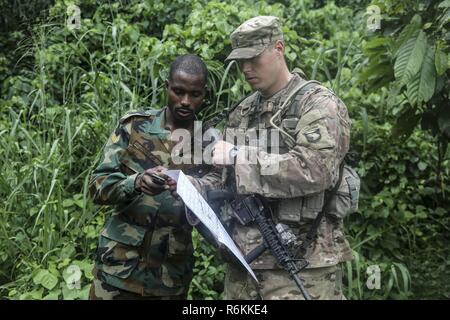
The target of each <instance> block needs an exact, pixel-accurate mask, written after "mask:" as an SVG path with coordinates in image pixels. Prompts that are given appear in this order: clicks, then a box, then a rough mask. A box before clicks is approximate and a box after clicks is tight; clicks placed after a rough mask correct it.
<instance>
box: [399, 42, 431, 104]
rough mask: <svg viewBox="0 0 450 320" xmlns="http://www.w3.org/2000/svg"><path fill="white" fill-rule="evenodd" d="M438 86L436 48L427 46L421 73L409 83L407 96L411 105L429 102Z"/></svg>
mask: <svg viewBox="0 0 450 320" xmlns="http://www.w3.org/2000/svg"><path fill="white" fill-rule="evenodd" d="M435 88H436V70H435V67H434V49H433V48H432V47H428V48H427V52H426V54H425V59H423V62H422V65H421V67H420V71H419V73H418V74H417V75H416V76H415V77H414V78H413V79H412V80H411V81H410V82H409V83H408V84H407V86H406V96H407V97H408V100H409V102H410V104H411V105H413V106H415V105H417V104H418V103H420V102H422V101H423V102H427V101H428V100H430V99H431V97H432V96H433V94H434V90H435Z"/></svg>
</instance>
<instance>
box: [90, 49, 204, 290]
mask: <svg viewBox="0 0 450 320" xmlns="http://www.w3.org/2000/svg"><path fill="white" fill-rule="evenodd" d="M206 80H207V69H206V66H205V64H204V63H203V61H202V60H201V59H200V58H199V57H197V56H194V55H184V56H180V57H178V58H177V59H175V60H174V62H173V63H172V64H171V67H170V75H169V79H168V80H167V82H166V87H167V96H168V105H167V107H165V108H163V109H160V110H145V111H140V112H131V113H128V114H126V115H125V116H124V117H123V118H122V119H121V120H120V123H119V125H118V127H117V128H116V130H115V131H114V132H113V133H112V134H111V136H110V138H109V140H108V142H107V143H106V146H105V148H104V151H103V157H102V160H101V162H100V164H99V166H98V167H97V169H95V171H94V172H93V174H92V181H91V183H90V190H91V194H92V197H93V200H94V202H95V203H97V204H102V205H115V206H116V210H115V212H114V214H113V215H112V217H110V218H109V219H108V221H107V222H106V224H105V226H104V228H103V230H102V232H101V235H100V238H99V243H98V248H97V252H96V258H95V266H94V270H93V274H94V281H93V285H92V287H91V292H90V299H186V296H187V291H188V288H189V284H190V282H191V279H192V269H193V247H192V237H191V232H192V226H191V224H189V223H188V222H187V219H186V214H185V213H186V212H185V207H184V205H183V203H182V202H181V201H180V200H177V195H176V192H175V193H174V191H175V190H176V182H175V181H174V180H172V179H170V178H168V177H167V176H164V171H165V170H166V169H180V170H183V171H184V172H185V173H186V174H189V175H191V176H192V177H197V179H192V182H193V183H195V184H196V187H197V188H200V187H202V188H203V189H205V188H207V185H208V181H207V180H208V178H205V180H203V179H202V178H201V177H202V176H203V175H204V174H205V173H208V172H207V170H208V167H205V166H194V165H191V164H181V165H178V164H175V163H174V162H173V159H172V158H171V151H172V148H173V147H174V145H175V142H174V141H171V139H170V136H171V132H173V131H174V130H176V129H178V128H183V129H187V130H189V131H191V132H192V130H193V123H194V121H193V120H194V118H195V113H196V112H198V111H199V110H200V109H201V108H202V103H203V99H204V97H205V92H206ZM152 174H158V175H159V176H163V177H164V178H166V179H167V180H166V183H165V184H164V185H159V184H157V183H155V182H154V181H153V180H152V177H151V175H152ZM212 176H213V175H212Z"/></svg>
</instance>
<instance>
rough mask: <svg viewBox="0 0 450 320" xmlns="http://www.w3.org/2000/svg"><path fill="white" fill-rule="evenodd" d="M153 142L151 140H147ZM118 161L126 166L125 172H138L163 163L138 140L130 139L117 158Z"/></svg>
mask: <svg viewBox="0 0 450 320" xmlns="http://www.w3.org/2000/svg"><path fill="white" fill-rule="evenodd" d="M148 143H149V144H153V141H149V142H148ZM119 161H120V163H121V164H122V165H123V166H124V167H125V168H126V170H125V171H128V172H126V173H127V174H133V173H140V172H143V171H145V170H147V169H149V168H152V167H155V166H159V165H164V162H163V160H162V159H161V158H159V157H157V156H155V155H154V154H153V153H152V152H151V151H150V150H149V148H148V147H147V148H146V147H144V145H143V144H142V143H140V142H139V141H130V144H129V145H128V147H127V149H126V150H125V152H124V153H123V154H122V156H121V157H120V158H119Z"/></svg>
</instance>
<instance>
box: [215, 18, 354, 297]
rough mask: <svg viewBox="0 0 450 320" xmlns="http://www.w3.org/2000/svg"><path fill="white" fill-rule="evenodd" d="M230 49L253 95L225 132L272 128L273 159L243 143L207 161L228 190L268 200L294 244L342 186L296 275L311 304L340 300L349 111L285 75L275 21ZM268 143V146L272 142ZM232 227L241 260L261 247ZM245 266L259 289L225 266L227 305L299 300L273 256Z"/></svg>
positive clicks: (259, 23)
mask: <svg viewBox="0 0 450 320" xmlns="http://www.w3.org/2000/svg"><path fill="white" fill-rule="evenodd" d="M231 42H232V48H233V51H232V52H231V54H230V55H229V56H228V58H227V60H236V61H237V62H238V64H239V67H240V70H241V71H242V72H243V74H244V75H245V78H246V80H247V82H248V83H249V84H250V85H251V87H252V88H253V89H254V90H255V92H254V93H253V94H251V95H250V96H249V97H247V98H245V99H244V100H243V101H242V102H240V103H238V105H237V107H236V108H235V109H234V110H232V112H231V113H230V115H229V118H228V122H227V125H226V128H227V131H230V129H242V130H247V132H250V131H249V130H256V129H258V130H259V129H277V130H278V131H277V132H279V134H280V135H279V137H280V139H279V140H280V141H279V145H278V146H276V147H278V148H279V149H278V152H270V151H271V150H272V149H269V150H267V149H266V150H264V149H263V148H261V147H258V146H255V145H254V144H252V141H248V139H246V142H247V143H246V144H245V145H242V146H237V147H236V146H234V145H233V144H232V143H229V142H226V141H220V142H218V143H217V144H216V145H215V147H214V149H213V163H215V164H216V165H222V166H225V169H224V170H226V171H225V172H228V177H227V178H226V181H225V182H226V183H227V185H228V186H229V188H230V189H231V190H232V191H233V192H236V193H237V194H259V195H261V196H264V197H265V198H266V199H268V200H269V203H270V207H271V209H272V212H273V217H272V219H273V220H274V222H275V223H280V222H281V223H283V224H285V225H287V226H289V227H290V229H291V230H292V231H293V233H294V234H296V236H297V239H299V240H302V239H303V240H304V239H305V235H306V234H307V232H308V231H309V230H310V228H311V226H312V224H313V221H314V220H315V218H316V217H317V216H318V215H319V212H321V211H322V207H323V206H324V199H325V198H327V197H326V196H325V195H326V193H327V191H328V190H330V189H332V188H333V186H335V185H336V184H337V183H339V185H338V186H337V187H336V188H338V189H337V193H336V192H335V193H334V194H333V195H332V198H331V201H330V203H329V205H328V206H327V208H326V211H325V212H326V214H325V216H324V217H323V218H322V219H318V221H320V222H318V227H317V231H316V232H317V234H316V237H315V238H314V239H315V240H314V241H312V243H311V245H310V246H308V247H307V249H306V250H304V251H305V252H303V254H302V256H303V257H304V258H306V259H307V261H308V262H309V265H308V266H307V268H306V269H303V271H301V272H300V277H301V278H302V279H303V281H304V285H305V287H306V289H307V291H308V292H309V295H310V296H311V298H312V299H345V297H344V295H343V292H342V270H341V267H340V263H341V262H343V261H349V260H351V259H352V252H351V249H350V247H349V245H348V242H347V240H346V239H345V237H344V235H343V231H342V229H343V223H342V219H343V218H344V216H345V215H347V214H348V213H350V212H352V211H355V210H356V209H357V203H358V192H359V178H358V176H357V174H356V173H355V172H354V170H353V169H351V168H350V167H348V166H343V167H342V168H343V169H342V170H341V169H340V168H341V164H342V163H343V161H344V156H345V155H346V153H347V151H348V149H349V143H350V127H351V121H350V119H349V116H348V113H347V108H346V106H345V105H344V103H343V102H342V101H341V100H339V99H338V98H337V97H336V95H335V94H334V93H333V92H332V91H331V90H329V89H327V88H325V87H323V86H322V85H320V84H319V83H318V82H313V81H310V82H307V81H306V80H305V79H304V78H303V77H302V75H301V72H298V71H297V70H296V69H294V70H293V72H292V73H291V72H290V71H289V69H288V67H287V65H286V61H285V58H284V50H285V44H284V42H283V34H282V31H281V29H280V25H279V20H278V19H277V18H276V17H271V16H259V17H255V18H253V19H250V20H248V21H246V22H245V23H243V24H242V25H241V26H239V27H238V28H237V29H236V30H235V31H234V32H233V33H232V34H231ZM268 136H269V134H268ZM227 140H228V139H227ZM267 141H268V142H267V144H268V145H269V146H270V145H271V143H270V141H271V140H270V138H267ZM259 142H261V141H259ZM273 147H274V145H273V144H272V148H273ZM240 159H248V160H251V159H256V161H255V162H254V163H252V162H251V161H248V160H247V161H245V160H242V161H240ZM274 163H276V164H277V166H278V170H276V171H274V172H270V173H268V172H267V168H269V167H270V166H272V165H273V164H274ZM230 164H234V165H232V166H229V165H230ZM265 170H266V172H265ZM340 171H342V172H343V174H340ZM340 177H341V179H339V178H340ZM231 221H233V219H231ZM232 225H233V227H232V237H233V239H234V240H235V241H236V243H237V245H238V246H239V247H240V249H241V250H242V252H243V254H248V253H249V252H250V251H251V250H252V249H254V248H255V247H256V246H258V245H259V244H261V242H262V238H261V233H260V232H259V231H258V229H257V228H256V226H255V225H247V226H242V225H241V224H239V222H237V221H236V220H234V221H233V224H232ZM299 242H300V241H299ZM299 252H300V253H301V250H299ZM251 267H252V268H253V269H254V270H255V272H256V274H257V277H258V279H259V283H258V284H257V283H256V282H255V281H253V280H252V278H251V277H250V276H249V274H248V273H247V272H245V271H244V270H243V269H242V267H241V266H239V264H237V263H229V264H228V271H227V272H226V277H225V294H224V297H225V298H226V299H303V296H302V294H301V292H300V290H299V289H298V287H297V286H296V284H295V283H294V282H293V281H292V279H291V278H289V275H288V273H287V272H286V271H285V270H283V269H281V268H280V266H279V265H278V264H277V263H276V261H275V259H274V257H273V255H272V254H271V253H270V252H268V251H266V252H265V253H264V254H262V255H261V256H260V258H259V259H257V260H256V261H254V262H253V263H252V264H251Z"/></svg>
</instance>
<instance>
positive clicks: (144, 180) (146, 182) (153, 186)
mask: <svg viewBox="0 0 450 320" xmlns="http://www.w3.org/2000/svg"><path fill="white" fill-rule="evenodd" d="M142 184H143V185H145V186H146V187H147V188H149V189H164V186H165V185H159V184H157V183H154V182H153V179H152V177H150V176H148V175H144V176H143V177H142Z"/></svg>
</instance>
